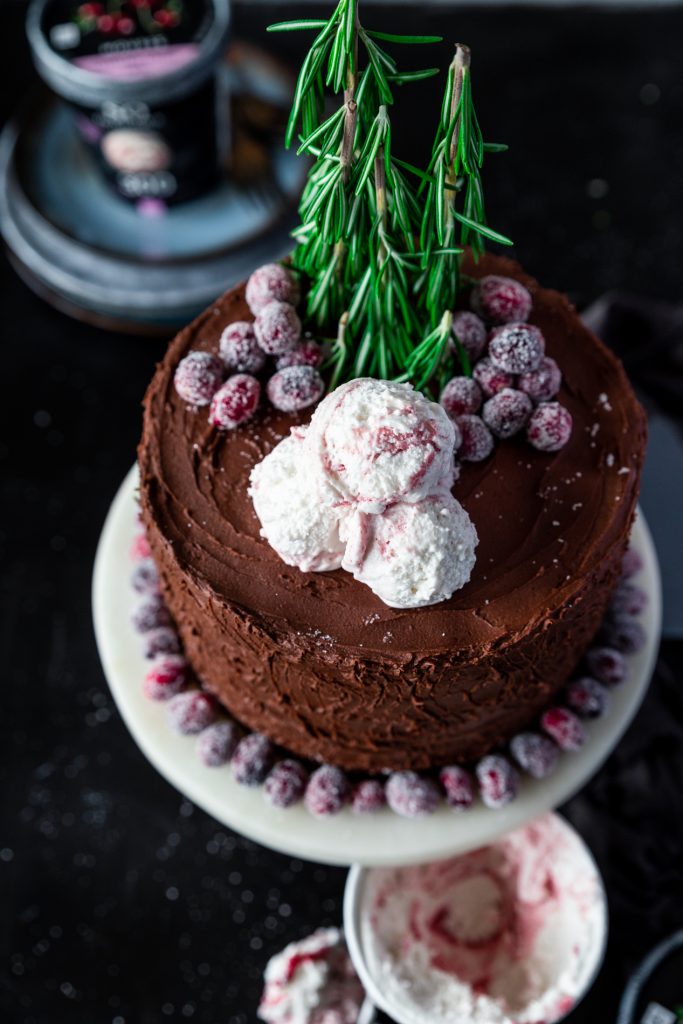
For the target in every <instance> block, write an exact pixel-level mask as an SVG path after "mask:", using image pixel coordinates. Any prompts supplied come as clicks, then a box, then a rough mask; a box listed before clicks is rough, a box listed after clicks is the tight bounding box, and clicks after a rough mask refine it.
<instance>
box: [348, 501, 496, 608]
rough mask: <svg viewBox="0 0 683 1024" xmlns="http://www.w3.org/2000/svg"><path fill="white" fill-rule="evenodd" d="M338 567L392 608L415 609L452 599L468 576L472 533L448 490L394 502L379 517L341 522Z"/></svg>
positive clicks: (358, 515)
mask: <svg viewBox="0 0 683 1024" xmlns="http://www.w3.org/2000/svg"><path fill="white" fill-rule="evenodd" d="M342 536H343V537H344V538H345V539H346V552H345V555H344V559H343V561H342V567H343V568H344V569H347V570H348V571H349V572H351V573H353V575H354V576H355V578H356V579H357V580H360V581H361V582H362V583H365V584H367V586H369V587H370V589H371V590H372V591H373V592H374V593H375V594H377V596H378V597H380V598H381V599H382V601H384V603H385V604H386V605H389V607H391V608H419V607H422V606H424V605H430V604H437V603H438V602H439V601H445V600H447V599H448V598H449V597H451V596H452V595H453V594H454V593H455V591H456V590H459V589H460V588H461V587H462V586H463V585H464V584H465V583H466V582H467V581H468V580H469V578H470V575H471V573H472V568H473V566H474V562H475V554H474V549H475V547H476V546H477V543H478V538H477V531H476V530H475V528H474V524H473V523H472V520H471V519H470V517H469V516H468V514H467V512H465V510H464V509H463V507H462V505H461V504H460V503H459V502H458V501H456V500H455V498H454V497H453V495H452V494H451V493H450V491H444V492H442V493H440V494H436V495H431V496H429V497H426V498H423V499H422V500H421V501H418V502H412V503H411V502H405V501H404V502H397V503H396V504H394V505H391V506H390V507H389V508H388V509H387V510H386V511H385V512H384V514H383V515H366V514H364V513H355V514H353V515H351V516H349V518H348V519H347V520H346V521H345V523H344V526H343V527H342Z"/></svg>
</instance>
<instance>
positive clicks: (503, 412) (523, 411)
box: [482, 388, 532, 440]
mask: <svg viewBox="0 0 683 1024" xmlns="http://www.w3.org/2000/svg"><path fill="white" fill-rule="evenodd" d="M531 410H532V405H531V399H530V398H529V396H528V395H525V394H524V392H523V391H515V390H514V389H513V388H503V390H502V391H499V392H498V394H497V395H494V396H493V398H489V399H487V401H486V402H484V408H483V409H482V417H483V420H484V423H485V424H486V426H487V427H488V428H489V430H490V431H491V432H492V433H493V434H495V435H496V437H500V438H501V439H503V440H504V439H505V438H508V437H513V436H514V435H515V434H518V433H519V432H520V430H522V428H523V427H524V425H525V424H526V423H527V421H528V419H529V416H530V415H531Z"/></svg>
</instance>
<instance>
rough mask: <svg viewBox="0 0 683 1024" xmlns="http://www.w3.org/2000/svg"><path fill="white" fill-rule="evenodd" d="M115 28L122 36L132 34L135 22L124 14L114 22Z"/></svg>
mask: <svg viewBox="0 0 683 1024" xmlns="http://www.w3.org/2000/svg"><path fill="white" fill-rule="evenodd" d="M116 28H117V29H118V31H119V32H120V33H121V35H122V36H132V34H133V32H135V22H134V21H133V19H132V18H127V17H125V15H124V16H123V17H120V18H119V19H118V21H117V22H116Z"/></svg>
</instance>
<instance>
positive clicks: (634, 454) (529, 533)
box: [139, 256, 646, 770]
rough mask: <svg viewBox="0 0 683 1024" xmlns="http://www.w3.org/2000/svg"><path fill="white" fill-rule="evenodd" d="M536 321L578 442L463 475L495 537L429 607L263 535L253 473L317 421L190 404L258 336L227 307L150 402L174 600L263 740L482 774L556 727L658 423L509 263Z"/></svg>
mask: <svg viewBox="0 0 683 1024" xmlns="http://www.w3.org/2000/svg"><path fill="white" fill-rule="evenodd" d="M467 269H468V271H469V272H471V273H472V274H473V275H474V276H477V277H480V276H483V275H485V274H503V275H507V276H509V277H514V278H516V279H517V280H519V281H521V282H523V283H524V284H525V285H526V286H527V287H528V288H529V290H530V291H531V293H532V296H533V312H532V313H531V315H530V317H529V320H530V322H531V323H533V324H536V325H537V326H538V327H539V328H540V329H541V331H542V332H543V335H544V336H545V339H546V352H547V354H548V355H549V356H552V357H553V358H555V359H556V360H557V361H558V363H559V364H560V366H561V368H562V373H563V384H562V390H561V392H560V395H559V398H560V400H561V402H562V403H563V405H564V406H566V408H567V409H568V410H569V411H570V413H571V416H572V418H573V433H572V436H571V439H570V441H569V443H568V444H566V446H565V447H564V448H562V450H561V451H558V452H556V453H543V452H539V451H536V450H534V449H533V448H532V447H531V446H530V445H528V444H527V443H526V442H525V441H524V440H523V438H522V437H520V436H518V437H515V438H512V439H511V440H509V441H506V442H505V443H504V444H499V445H497V447H496V448H495V450H494V452H493V454H492V455H491V456H490V457H489V458H488V459H486V460H485V461H482V462H479V463H463V466H462V470H461V474H460V477H459V479H458V480H457V482H456V484H455V487H454V490H453V493H454V495H455V497H456V498H457V499H458V501H459V502H460V503H461V504H462V505H463V506H464V508H465V509H466V511H467V512H468V513H469V515H470V517H471V519H472V520H473V522H474V524H475V526H476V530H477V533H478V535H479V546H478V549H477V561H476V565H475V567H474V570H473V573H472V577H471V579H470V581H469V582H468V583H467V584H466V585H465V586H464V587H463V588H462V589H461V590H459V591H458V592H457V593H455V594H454V595H453V597H452V598H450V599H449V600H447V601H442V602H441V603H438V604H434V605H432V606H430V607H425V608H409V609H396V608H390V607H387V606H386V605H385V604H383V603H382V601H381V600H380V599H379V598H378V597H376V596H375V595H374V594H373V593H372V591H371V590H370V589H368V588H367V587H365V586H364V585H363V584H361V583H359V582H358V581H357V580H355V579H354V578H353V577H352V576H351V575H350V574H348V573H346V572H344V571H343V570H334V571H332V572H325V573H303V572H301V571H300V570H298V569H297V568H293V567H290V566H287V565H285V564H284V563H283V562H282V561H281V559H280V558H279V557H278V555H277V554H276V553H275V551H274V550H273V549H272V548H271V547H270V545H269V544H268V543H267V542H266V541H265V540H264V539H263V538H262V537H261V535H260V524H259V522H258V520H257V517H256V515H255V512H254V508H253V505H252V501H251V498H250V496H249V493H248V486H249V475H250V472H251V470H252V468H253V466H254V465H255V464H256V463H257V462H259V461H260V460H261V459H262V458H263V457H264V455H266V454H267V453H268V452H269V451H270V450H271V449H272V448H273V447H274V446H275V445H276V444H277V443H278V442H279V441H280V440H281V439H282V438H283V437H284V436H286V435H287V434H288V432H289V430H290V428H291V427H292V426H293V425H295V424H298V423H305V422H307V421H308V419H310V410H306V411H305V412H303V413H299V414H295V415H286V414H284V413H282V412H278V411H277V410H275V409H273V408H264V409H263V410H262V411H260V412H259V414H258V415H257V417H255V418H254V419H252V420H251V421H250V422H249V423H247V424H246V425H244V426H242V427H240V428H239V429H236V430H229V431H225V432H219V431H217V430H216V429H215V428H213V427H211V426H210V425H209V423H208V420H207V416H206V414H205V412H204V413H203V412H202V411H201V410H199V411H198V410H193V409H192V408H191V407H190V406H188V405H187V404H186V403H185V402H184V401H182V399H181V398H180V397H179V396H178V394H177V393H176V391H175V389H174V387H173V376H174V372H175V369H176V367H177V365H178V363H179V361H180V360H181V358H183V357H184V356H186V355H187V353H189V352H191V351H195V350H196V351H209V352H212V353H215V352H216V351H217V349H218V339H219V336H220V334H221V331H222V330H223V329H224V327H225V326H226V324H227V323H229V322H232V321H235V320H251V319H253V317H252V315H251V313H250V312H249V308H248V306H247V304H246V302H245V297H244V289H243V288H237V289H234V290H233V291H230V292H228V293H227V294H226V295H224V296H223V297H222V298H221V299H220V300H219V301H218V302H217V303H216V304H215V306H213V307H211V308H210V309H208V310H207V311H206V312H205V313H203V314H202V315H201V316H200V317H199V318H198V319H197V320H196V321H195V322H194V323H193V324H191V325H190V326H189V327H187V328H186V329H185V330H183V331H182V332H181V333H180V334H179V335H178V336H177V337H176V339H175V340H174V341H173V343H172V344H171V346H170V348H169V350H168V353H167V355H166V357H165V359H164V360H163V362H162V363H161V364H160V366H159V368H158V370H157V372H156V375H155V377H154V379H153V381H152V383H151V385H150V388H149V390H148V393H147V396H146V399H145V412H144V432H143V437H142V441H141V444H140V449H139V465H140V496H141V504H142V515H143V519H144V524H145V527H146V529H147V535H148V538H149V543H150V545H151V549H152V553H153V556H154V559H155V561H156V564H157V567H158V569H159V573H160V577H161V582H162V587H163V593H164V597H165V600H166V601H167V603H168V606H169V608H170V610H171V612H172V614H173V616H174V617H175V620H176V623H177V626H178V630H179V632H180V634H181V638H182V641H183V644H184V648H185V652H186V655H187V657H188V658H189V660H190V662H191V664H192V666H193V668H194V670H195V672H196V674H197V676H198V678H199V679H200V681H201V683H202V684H203V685H204V686H205V687H206V689H207V690H209V691H210V692H212V693H213V694H215V695H216V697H217V698H218V699H219V700H220V702H221V703H222V704H223V705H224V706H225V707H226V708H227V709H228V710H229V711H230V712H231V713H232V714H233V715H234V716H235V717H236V718H237V719H238V720H239V721H240V722H242V723H243V724H244V725H246V726H248V727H250V728H251V729H254V730H258V731H261V732H263V733H265V734H266V735H267V736H269V737H270V738H271V739H272V740H274V741H275V742H277V743H278V744H281V745H282V746H283V747H284V748H286V749H287V750H289V751H292V752H294V753H296V754H297V755H300V756H303V757H306V758H311V759H315V760H320V761H326V762H331V763H333V764H336V765H339V766H342V767H344V768H346V769H350V770H355V769H359V770H361V769H362V770H383V769H406V768H410V769H426V768H430V767H433V766H440V765H445V764H449V763H452V762H461V763H462V762H467V761H470V760H472V759H476V758H478V757H480V756H481V755H483V754H484V753H486V752H487V751H489V750H492V749H493V748H495V747H496V746H498V745H500V744H501V743H503V742H505V741H506V740H508V739H509V738H510V737H511V736H512V735H514V734H515V733H516V732H518V731H519V730H520V729H523V728H524V727H525V726H526V725H527V724H528V723H530V722H531V721H532V720H533V719H534V718H536V717H537V715H538V713H539V712H540V711H541V710H542V709H543V708H544V707H545V706H547V705H548V704H549V702H550V701H551V699H552V698H553V695H554V694H556V692H557V691H558V690H559V689H560V688H561V687H562V685H563V684H564V683H565V682H566V680H567V679H568V677H569V676H570V674H571V672H572V671H573V670H574V668H575V667H576V665H577V663H578V661H579V660H580V658H581V655H582V653H583V652H584V650H585V648H586V647H587V645H588V644H589V642H590V641H591V639H592V638H593V636H594V635H595V633H596V631H597V629H598V627H599V625H600V622H601V619H602V617H603V614H604V612H605V608H606V606H607V603H608V600H609V597H610V594H611V592H612V590H613V589H614V586H615V584H616V582H617V579H618V577H619V573H620V566H621V560H622V557H623V554H624V551H625V548H626V545H627V540H628V536H629V532H630V528H631V524H632V521H633V516H634V512H635V506H636V500H637V495H638V484H639V477H640V470H641V465H642V461H643V455H644V449H645V439H646V424H645V417H644V413H643V410H642V409H641V407H640V405H639V404H638V402H637V400H636V398H635V396H634V394H633V391H632V389H631V387H630V385H629V383H628V380H627V378H626V376H625V374H624V371H623V368H622V366H621V364H620V363H619V361H618V360H617V359H616V358H615V357H614V355H612V354H611V353H610V352H609V351H608V350H607V349H606V348H605V346H604V345H602V343H601V342H600V341H599V340H598V339H597V338H596V337H595V336H594V335H593V334H592V333H591V332H590V331H588V330H587V329H586V328H585V327H584V326H583V325H582V324H581V322H580V320H579V318H578V316H577V314H576V312H575V310H574V309H573V308H572V306H571V305H570V304H569V302H568V301H567V299H566V298H565V297H564V296H562V295H561V294H559V293H557V292H555V291H549V290H546V289H544V288H541V287H540V286H539V285H538V284H537V283H536V282H535V281H534V280H532V279H531V278H529V277H527V276H526V275H525V274H524V273H523V272H522V271H521V269H520V268H519V267H518V266H517V265H516V264H514V263H512V262H511V261H509V260H505V259H502V258H498V257H493V256H485V257H484V258H483V260H481V261H480V262H479V263H478V264H477V265H476V267H468V268H467Z"/></svg>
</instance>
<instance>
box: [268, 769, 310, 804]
mask: <svg viewBox="0 0 683 1024" xmlns="http://www.w3.org/2000/svg"><path fill="white" fill-rule="evenodd" d="M307 781H308V772H307V771H306V769H305V768H304V766H303V765H302V764H301V762H300V761H294V760H291V759H290V760H287V761H279V762H278V763H277V764H276V765H275V767H274V768H273V769H272V771H271V773H270V775H269V776H268V778H267V779H266V783H265V786H264V793H265V796H266V799H267V800H269V801H270V803H271V804H272V805H273V807H291V806H292V805H293V804H297V803H298V802H299V800H301V799H302V798H303V795H304V791H305V789H306V782H307Z"/></svg>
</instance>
